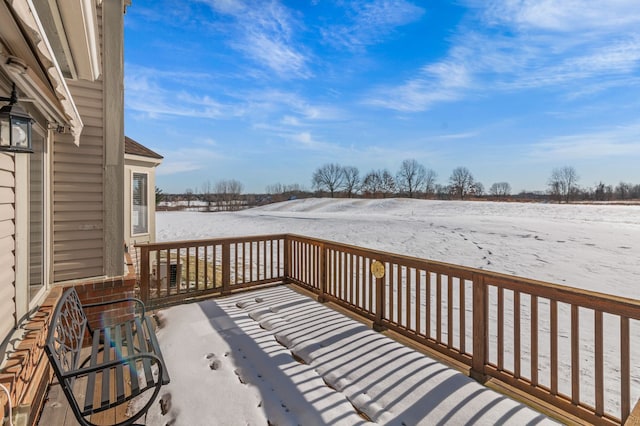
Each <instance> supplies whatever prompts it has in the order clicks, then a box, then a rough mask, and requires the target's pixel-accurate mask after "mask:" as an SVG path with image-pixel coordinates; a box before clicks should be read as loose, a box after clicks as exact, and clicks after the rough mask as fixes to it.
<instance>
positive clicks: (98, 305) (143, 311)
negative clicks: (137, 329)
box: [82, 297, 146, 318]
mask: <svg viewBox="0 0 640 426" xmlns="http://www.w3.org/2000/svg"><path fill="white" fill-rule="evenodd" d="M123 302H133V303H135V304H136V305H139V306H140V310H141V312H142V314H141V315H140V318H144V317H145V314H146V310H145V306H144V302H143V301H142V300H140V299H137V298H135V297H127V298H124V299H118V300H109V301H107V302H99V303H87V304H82V309H86V308H96V307H100V306H107V305H114V304H116V303H123Z"/></svg>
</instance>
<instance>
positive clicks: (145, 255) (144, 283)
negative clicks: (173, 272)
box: [138, 246, 150, 305]
mask: <svg viewBox="0 0 640 426" xmlns="http://www.w3.org/2000/svg"><path fill="white" fill-rule="evenodd" d="M139 248H140V259H138V261H139V262H140V298H141V299H142V302H143V303H144V304H145V305H148V304H149V295H150V292H149V247H147V246H139Z"/></svg>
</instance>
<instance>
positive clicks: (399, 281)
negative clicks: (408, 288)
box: [396, 265, 406, 325]
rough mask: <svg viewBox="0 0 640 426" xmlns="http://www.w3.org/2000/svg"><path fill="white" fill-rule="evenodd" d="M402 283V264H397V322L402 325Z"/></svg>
mask: <svg viewBox="0 0 640 426" xmlns="http://www.w3.org/2000/svg"><path fill="white" fill-rule="evenodd" d="M402 284H403V280H402V266H400V265H396V322H397V323H398V325H402ZM405 284H406V283H405Z"/></svg>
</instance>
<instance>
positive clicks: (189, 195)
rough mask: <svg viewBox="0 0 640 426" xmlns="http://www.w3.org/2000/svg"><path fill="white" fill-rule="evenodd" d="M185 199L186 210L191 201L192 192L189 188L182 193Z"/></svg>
mask: <svg viewBox="0 0 640 426" xmlns="http://www.w3.org/2000/svg"><path fill="white" fill-rule="evenodd" d="M184 194H185V198H186V199H187V208H189V207H191V201H193V190H192V189H191V188H187V189H186V190H185V191H184Z"/></svg>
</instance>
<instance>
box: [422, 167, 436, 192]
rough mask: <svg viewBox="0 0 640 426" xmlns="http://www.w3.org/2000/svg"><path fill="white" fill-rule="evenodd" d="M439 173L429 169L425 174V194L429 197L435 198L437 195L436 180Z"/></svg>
mask: <svg viewBox="0 0 640 426" xmlns="http://www.w3.org/2000/svg"><path fill="white" fill-rule="evenodd" d="M437 177H438V175H437V173H436V172H434V171H433V170H431V169H427V170H426V171H425V173H424V192H425V195H426V196H427V197H431V196H433V194H435V193H436V178H437Z"/></svg>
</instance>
